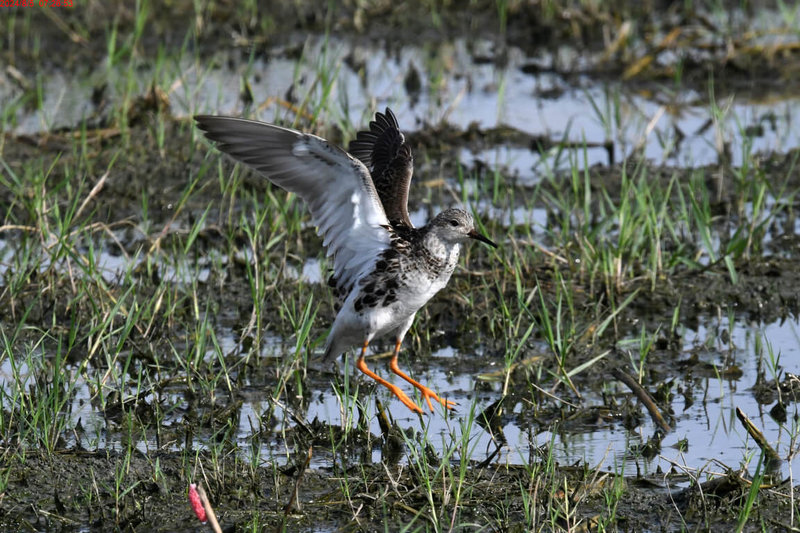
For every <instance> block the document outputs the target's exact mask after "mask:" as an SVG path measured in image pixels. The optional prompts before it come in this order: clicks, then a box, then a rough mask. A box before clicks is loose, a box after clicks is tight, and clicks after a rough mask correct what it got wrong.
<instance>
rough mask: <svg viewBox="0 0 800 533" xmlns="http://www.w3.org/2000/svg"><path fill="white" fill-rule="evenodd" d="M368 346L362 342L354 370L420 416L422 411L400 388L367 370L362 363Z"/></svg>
mask: <svg viewBox="0 0 800 533" xmlns="http://www.w3.org/2000/svg"><path fill="white" fill-rule="evenodd" d="M368 345H369V341H364V345H363V346H362V347H361V355H360V356H359V358H358V361H357V362H356V368H357V369H359V370H360V371H361V372H363V373H364V374H366V375H367V376H369V377H370V378H372V379H374V380H375V381H377V382H378V383H380V384H381V385H383V386H384V387H386V388H387V389H389V390H390V391H391V392H392V394H394V395H395V396H397V399H398V400H400V401H401V402H403V405H405V406H406V407H408V408H409V409H411V410H412V411H413V412H415V413H419V414H422V409H420V408H419V407H418V406H417V404H415V403H414V402H412V401H411V398H409V397H408V395H407V394H406V393H405V392H403V391H402V390H401V389H400V387H398V386H397V385H392V384H391V383H389V382H388V381H386V380H385V379H383V378H382V377H380V376H379V375H378V374H376V373H375V372H373V371H372V370H370V369H369V368H367V363H366V361H364V355H365V354H366V353H367V346H368ZM406 379H408V378H406ZM430 403H431V402H430V400H429V401H428V405H430ZM431 411H433V408H431Z"/></svg>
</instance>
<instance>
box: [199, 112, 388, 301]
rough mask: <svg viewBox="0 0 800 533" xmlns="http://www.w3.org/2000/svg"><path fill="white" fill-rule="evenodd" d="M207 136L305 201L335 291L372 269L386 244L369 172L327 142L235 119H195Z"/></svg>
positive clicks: (380, 209) (383, 222) (382, 216)
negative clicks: (327, 259) (327, 258)
mask: <svg viewBox="0 0 800 533" xmlns="http://www.w3.org/2000/svg"><path fill="white" fill-rule="evenodd" d="M195 120H197V123H198V126H199V127H200V128H201V129H203V130H204V131H205V132H206V137H208V138H209V139H211V140H212V141H215V142H216V143H217V148H219V149H220V150H221V151H223V152H225V153H226V154H228V155H230V156H231V157H233V158H234V159H236V160H237V161H240V162H242V163H244V164H245V165H247V166H249V167H252V168H253V169H255V170H257V171H258V172H260V173H262V174H264V176H266V177H267V179H269V180H270V181H271V182H272V183H274V184H275V185H277V186H279V187H281V188H283V189H286V190H287V191H291V192H293V193H295V194H297V195H298V196H299V197H300V198H302V199H303V200H305V202H306V203H307V204H308V207H309V210H310V211H311V218H312V221H313V222H314V225H315V226H317V233H318V234H319V235H320V236H322V237H323V245H324V246H325V247H326V248H327V254H328V256H333V258H334V259H333V265H334V276H335V277H336V280H337V286H338V287H339V288H347V287H352V286H353V283H354V282H355V280H357V279H358V278H359V277H361V276H362V275H363V274H364V273H366V272H367V271H368V270H371V269H372V267H374V265H375V262H376V260H377V257H378V256H379V255H380V254H381V252H383V250H385V249H386V248H387V247H388V246H389V240H390V235H389V232H388V231H387V229H386V226H388V225H389V220H388V219H387V218H386V213H385V212H384V210H383V206H382V205H381V202H380V199H379V198H378V194H377V192H376V191H375V186H374V185H373V183H372V178H371V177H370V174H369V171H368V170H367V168H366V167H365V166H364V164H363V163H361V161H359V160H358V159H355V158H353V157H351V156H350V154H348V153H347V152H345V151H344V150H342V149H341V148H338V147H336V146H334V145H332V144H330V143H329V142H327V141H326V140H325V139H322V138H320V137H317V136H316V135H311V134H308V133H301V132H299V131H295V130H292V129H288V128H282V127H279V126H274V125H272V124H266V123H264V122H256V121H253V120H246V119H241V118H233V117H217V116H207V115H199V116H196V117H195Z"/></svg>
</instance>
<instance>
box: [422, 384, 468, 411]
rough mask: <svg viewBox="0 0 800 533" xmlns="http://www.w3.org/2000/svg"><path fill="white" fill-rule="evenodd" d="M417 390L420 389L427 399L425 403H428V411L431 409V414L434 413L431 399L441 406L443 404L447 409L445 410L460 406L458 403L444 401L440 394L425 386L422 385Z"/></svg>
mask: <svg viewBox="0 0 800 533" xmlns="http://www.w3.org/2000/svg"><path fill="white" fill-rule="evenodd" d="M417 388H418V389H419V392H420V393H421V394H422V397H423V398H425V401H426V402H428V409H430V410H431V412H433V404H432V403H431V399H434V400H436V401H437V402H439V403H440V404H442V405H443V406H444V407H445V409H453V408H454V407H455V406H456V405H458V404H457V403H456V402H454V401H452V400H444V399H442V398H440V397H439V395H438V394H436V393H435V392H433V391H432V390H431V389H429V388H428V387H426V386H425V385H420V386H419V387H417Z"/></svg>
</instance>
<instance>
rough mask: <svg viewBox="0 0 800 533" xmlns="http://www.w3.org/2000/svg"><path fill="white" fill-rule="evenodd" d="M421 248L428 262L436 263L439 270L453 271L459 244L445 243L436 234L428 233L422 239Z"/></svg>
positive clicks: (459, 248) (459, 249)
mask: <svg viewBox="0 0 800 533" xmlns="http://www.w3.org/2000/svg"><path fill="white" fill-rule="evenodd" d="M422 246H423V248H424V249H425V253H426V255H427V256H428V258H429V259H430V260H432V261H434V262H436V263H438V264H439V265H440V268H444V270H445V271H448V272H452V271H453V269H454V268H455V266H456V263H457V262H458V254H459V252H460V251H461V245H460V244H458V243H454V242H447V241H445V240H444V239H442V238H441V237H439V236H438V235H437V234H436V233H434V232H432V231H429V232H427V233H426V234H425V237H424V238H423V239H422Z"/></svg>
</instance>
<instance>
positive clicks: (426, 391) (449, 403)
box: [389, 339, 456, 411]
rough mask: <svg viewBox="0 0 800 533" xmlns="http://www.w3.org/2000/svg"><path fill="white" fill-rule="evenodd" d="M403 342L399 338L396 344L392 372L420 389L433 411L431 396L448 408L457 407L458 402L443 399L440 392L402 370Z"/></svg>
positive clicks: (390, 366)
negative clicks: (400, 361) (415, 379)
mask: <svg viewBox="0 0 800 533" xmlns="http://www.w3.org/2000/svg"><path fill="white" fill-rule="evenodd" d="M402 343H403V339H397V341H396V342H395V344H394V353H393V354H392V360H391V362H390V363H389V368H390V369H391V370H392V372H394V373H395V374H397V375H398V376H400V377H401V378H403V379H404V380H406V381H408V382H409V383H411V384H412V385H414V386H415V387H416V388H417V389H419V392H421V393H422V397H423V398H425V401H426V402H428V408H429V409H430V410H431V411H433V404H431V398H433V399H434V400H436V401H437V402H439V403H440V404H442V405H443V406H445V407H446V408H447V409H452V408H453V407H455V406H456V402H453V401H451V400H443V399H441V398H439V395H438V394H436V393H435V392H433V391H432V390H431V389H429V388H428V387H426V386H425V385H423V384H422V383H419V382H418V381H414V380H413V379H411V377H409V376H408V374H406V373H405V372H403V371H402V370H400V367H399V366H397V356H398V354H400V345H401V344H402Z"/></svg>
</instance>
